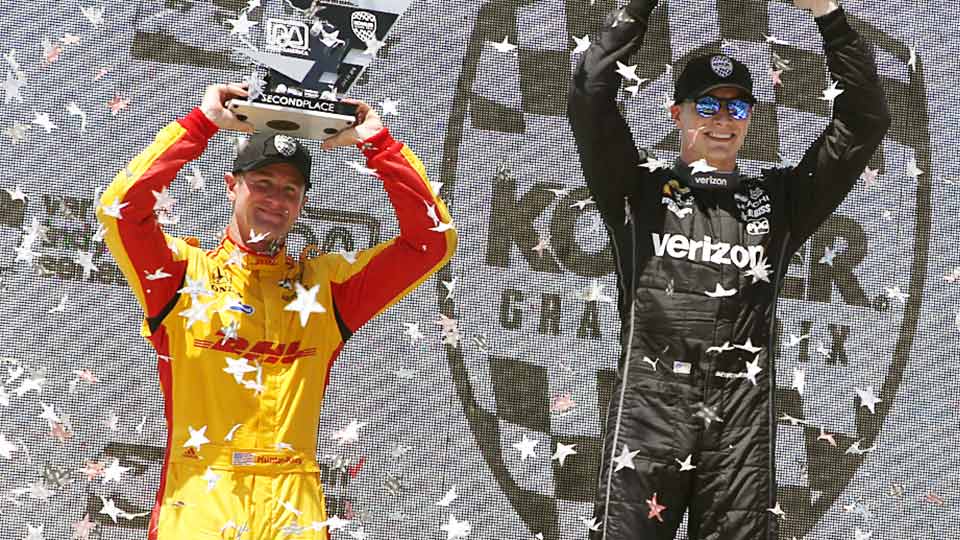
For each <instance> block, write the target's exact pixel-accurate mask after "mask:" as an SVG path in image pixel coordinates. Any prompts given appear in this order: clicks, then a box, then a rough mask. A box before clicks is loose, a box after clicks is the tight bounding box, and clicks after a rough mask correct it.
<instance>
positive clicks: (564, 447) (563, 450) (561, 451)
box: [550, 441, 577, 467]
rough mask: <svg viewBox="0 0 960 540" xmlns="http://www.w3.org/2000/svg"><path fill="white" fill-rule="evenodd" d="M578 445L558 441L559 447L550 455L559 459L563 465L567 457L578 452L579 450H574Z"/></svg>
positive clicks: (551, 457) (552, 458)
mask: <svg viewBox="0 0 960 540" xmlns="http://www.w3.org/2000/svg"><path fill="white" fill-rule="evenodd" d="M576 446H577V445H576V444H563V443H562V442H559V441H558V442H557V449H556V450H555V451H554V452H553V455H552V456H550V459H551V460H554V459H555V460H557V461H559V462H560V466H561V467H563V463H564V461H565V460H566V459H567V457H569V456H573V455H576V454H577V451H576V450H574V448H576Z"/></svg>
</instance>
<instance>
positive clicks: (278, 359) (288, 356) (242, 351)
mask: <svg viewBox="0 0 960 540" xmlns="http://www.w3.org/2000/svg"><path fill="white" fill-rule="evenodd" d="M193 345H194V346H195V347H198V348H201V349H210V350H213V351H222V352H224V353H227V354H229V355H232V356H236V357H243V358H246V359H247V360H250V361H255V360H259V361H261V362H263V363H265V364H278V363H279V364H292V363H293V362H295V361H297V360H298V359H300V358H307V357H310V356H314V355H315V354H316V353H317V349H316V348H310V349H303V350H300V342H299V341H293V342H291V343H287V344H284V343H276V342H273V341H258V342H256V343H255V344H253V345H251V344H250V342H249V341H248V340H246V339H244V338H242V337H237V338H233V339H227V340H223V339H219V340H216V341H207V340H203V339H197V340H194V342H193Z"/></svg>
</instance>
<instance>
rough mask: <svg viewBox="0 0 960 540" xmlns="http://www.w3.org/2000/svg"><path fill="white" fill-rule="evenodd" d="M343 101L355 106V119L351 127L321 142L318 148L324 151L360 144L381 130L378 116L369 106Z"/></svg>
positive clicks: (353, 101) (349, 100)
mask: <svg viewBox="0 0 960 540" xmlns="http://www.w3.org/2000/svg"><path fill="white" fill-rule="evenodd" d="M343 101H344V102H346V103H352V104H355V105H356V106H357V119H356V121H354V123H353V125H352V126H350V127H348V128H347V129H344V130H342V131H341V132H340V133H337V134H336V135H334V136H333V137H330V138H329V139H327V140H325V141H323V144H321V145H320V147H321V148H323V149H324V150H330V149H331V148H336V147H338V146H352V145H355V144H357V143H361V142H363V141H365V140H367V139H369V138H370V137H372V136H374V135H376V134H377V132H379V131H380V130H381V129H383V122H382V121H380V115H379V114H378V113H377V111H375V110H373V108H372V107H370V105H367V104H366V103H364V102H362V101H358V100H355V99H344V100H343Z"/></svg>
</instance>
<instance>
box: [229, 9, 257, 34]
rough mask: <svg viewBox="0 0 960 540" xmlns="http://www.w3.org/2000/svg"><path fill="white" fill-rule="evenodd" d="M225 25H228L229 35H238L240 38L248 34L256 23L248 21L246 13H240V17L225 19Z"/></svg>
mask: <svg viewBox="0 0 960 540" xmlns="http://www.w3.org/2000/svg"><path fill="white" fill-rule="evenodd" d="M227 24H229V25H230V34H240V35H241V36H246V35H249V34H250V29H251V28H253V27H254V26H256V25H257V24H258V23H257V22H256V21H251V20H250V19H248V18H247V12H246V11H241V12H240V16H239V17H237V18H236V19H227Z"/></svg>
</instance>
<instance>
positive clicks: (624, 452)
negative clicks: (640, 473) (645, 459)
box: [613, 444, 640, 472]
mask: <svg viewBox="0 0 960 540" xmlns="http://www.w3.org/2000/svg"><path fill="white" fill-rule="evenodd" d="M639 453H640V450H633V451H631V450H630V448H629V447H627V445H626V444H624V445H623V448H622V449H621V450H620V455H619V456H617V457H615V458H614V459H613V462H614V463H615V464H616V465H617V466H616V467H615V468H614V469H613V472H619V471H620V469H633V470H636V469H637V468H636V467H635V466H634V464H633V458H635V457H637V454H639Z"/></svg>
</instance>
